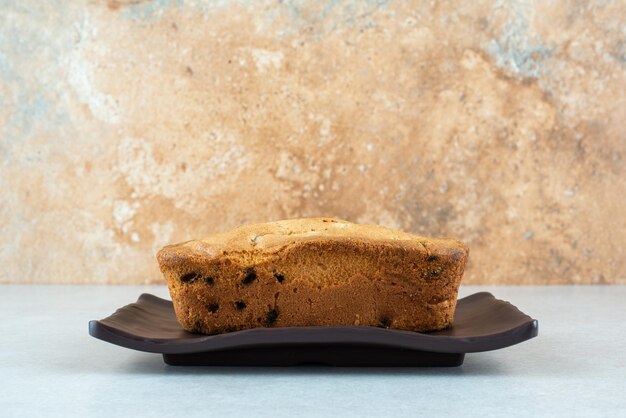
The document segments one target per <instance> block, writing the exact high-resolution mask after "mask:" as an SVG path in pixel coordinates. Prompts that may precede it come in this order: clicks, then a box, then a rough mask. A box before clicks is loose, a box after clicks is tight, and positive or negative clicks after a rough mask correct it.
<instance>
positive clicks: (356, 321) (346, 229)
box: [157, 218, 468, 334]
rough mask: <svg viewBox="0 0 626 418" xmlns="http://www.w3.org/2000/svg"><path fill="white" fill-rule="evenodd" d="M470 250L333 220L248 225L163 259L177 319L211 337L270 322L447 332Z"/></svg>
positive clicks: (176, 248)
mask: <svg viewBox="0 0 626 418" xmlns="http://www.w3.org/2000/svg"><path fill="white" fill-rule="evenodd" d="M467 256H468V250H467V247H466V246H465V244H463V243H461V242H459V241H456V240H452V239H429V238H423V237H418V236H415V235H411V234H408V233H405V232H401V231H393V230H390V229H388V228H384V227H380V226H373V225H358V224H354V223H350V222H347V221H342V220H338V219H331V218H312V219H294V220H286V221H278V222H271V223H266V224H256V225H246V226H242V227H239V228H236V229H234V230H232V231H229V232H225V233H221V234H216V235H214V236H212V237H209V238H207V239H204V240H199V241H188V242H185V243H181V244H177V245H170V246H167V247H165V248H163V249H162V250H161V251H159V253H158V254H157V259H158V261H159V265H160V267H161V271H162V272H163V274H164V275H165V278H166V280H167V283H168V286H169V289H170V294H171V296H172V300H173V302H174V308H175V311H176V316H177V318H178V320H179V321H180V323H181V324H182V325H183V327H184V328H185V329H187V330H188V331H192V332H201V333H207V334H214V333H222V332H229V331H235V330H241V329H247V328H254V327H264V326H283V327H286V326H341V325H368V326H383V327H389V328H396V329H405V330H413V331H432V330H437V329H442V328H445V327H447V326H448V325H449V324H450V323H451V321H452V317H453V315H454V309H455V306H456V298H457V291H458V287H459V284H460V281H461V277H462V275H463V269H464V267H465V263H466V261H467Z"/></svg>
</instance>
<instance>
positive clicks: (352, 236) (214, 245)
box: [159, 218, 467, 263]
mask: <svg viewBox="0 0 626 418" xmlns="http://www.w3.org/2000/svg"><path fill="white" fill-rule="evenodd" d="M337 241H344V242H345V241H355V242H366V243H372V244H385V243H386V244H392V245H394V244H395V245H398V246H404V247H407V248H417V249H422V250H423V251H424V252H427V253H431V252H432V253H438V254H440V255H445V254H446V253H448V254H450V253H451V252H454V250H457V249H462V250H463V251H466V248H467V247H466V246H465V244H463V243H461V242H460V241H457V240H454V239H447V238H437V239H435V238H425V237H420V236H416V235H412V234H409V233H406V232H402V231H397V230H393V229H390V228H386V227H383V226H376V225H361V224H355V223H352V222H348V221H344V220H341V219H334V218H303V219H289V220H282V221H276V222H268V223H261V224H251V225H243V226H240V227H238V228H235V229H233V230H230V231H227V232H222V233H219V234H215V235H212V236H210V237H208V238H205V239H202V240H194V241H187V242H183V243H180V244H176V245H169V246H167V247H165V248H163V250H161V252H160V253H159V261H160V262H161V263H167V261H168V259H170V260H171V259H172V258H178V257H185V256H200V255H203V256H204V257H207V256H208V257H214V256H220V255H224V254H229V253H241V252H245V253H253V254H257V255H258V256H260V257H262V256H263V255H270V254H273V253H276V252H277V251H280V250H282V249H284V248H285V247H289V246H291V245H296V244H298V243H303V242H330V243H332V242H337Z"/></svg>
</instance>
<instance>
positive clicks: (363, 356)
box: [89, 292, 538, 366]
mask: <svg viewBox="0 0 626 418" xmlns="http://www.w3.org/2000/svg"><path fill="white" fill-rule="evenodd" d="M537 333H538V323H537V320H535V319H532V318H531V317H530V316H528V315H526V314H524V313H523V312H521V311H520V310H519V309H517V308H516V307H515V306H513V305H512V304H511V303H509V302H506V301H502V300H499V299H496V298H495V297H494V296H493V295H492V294H491V293H487V292H481V293H475V294H473V295H471V296H467V297H465V298H462V299H459V301H458V303H457V307H456V312H455V316H454V325H453V326H451V327H450V328H448V329H445V330H443V331H436V332H429V333H418V332H412V331H400V330H393V329H386V328H375V327H364V326H345V327H285V328H255V329H250V330H244V331H237V332H231V333H226V334H218V335H203V334H192V333H189V332H187V331H185V330H184V329H183V328H182V327H181V326H180V325H179V323H178V321H177V320H176V316H175V315H174V308H173V305H172V302H171V301H168V300H165V299H161V298H159V297H156V296H153V295H150V294H142V295H141V296H140V297H139V299H138V300H137V302H135V303H131V304H129V305H126V306H124V307H122V308H120V309H118V310H117V311H116V312H115V313H114V314H112V315H111V316H109V317H107V318H104V319H101V320H99V321H90V322H89V334H91V335H92V336H93V337H96V338H99V339H101V340H104V341H107V342H110V343H112V344H116V345H120V346H122V347H126V348H131V349H134V350H139V351H147V352H151V353H161V354H163V358H164V360H165V362H166V363H168V364H172V365H213V366H217V365H223V366H233V365H246V366H251V365H254V366H292V365H300V364H325V365H333V366H459V365H461V364H462V363H463V359H464V355H465V353H474V352H480V351H490V350H497V349H500V348H505V347H508V346H511V345H514V344H518V343H520V342H522V341H526V340H528V339H530V338H533V337H536V336H537Z"/></svg>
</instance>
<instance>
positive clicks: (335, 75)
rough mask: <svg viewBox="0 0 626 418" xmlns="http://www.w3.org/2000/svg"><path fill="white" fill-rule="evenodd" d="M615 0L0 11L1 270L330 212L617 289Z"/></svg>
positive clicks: (625, 268) (621, 22)
mask: <svg viewBox="0 0 626 418" xmlns="http://www.w3.org/2000/svg"><path fill="white" fill-rule="evenodd" d="M625 17H626V3H625V2H623V1H619V0H616V1H592V2H583V1H568V0H554V1H550V2H548V1H510V2H493V1H479V2H452V1H449V2H436V1H283V2H279V1H235V2H227V1H182V0H179V1H163V0H161V1H156V0H155V1H138V0H134V1H132V0H131V1H128V0H127V1H122V0H117V1H115V0H114V1H108V2H106V1H90V2H79V1H74V2H53V1H44V2H41V1H34V0H27V1H19V2H18V1H14V2H11V1H9V2H2V3H0V158H1V161H2V163H1V165H0V190H1V196H2V197H1V199H2V200H1V203H0V228H1V231H2V232H1V235H0V282H22V283H30V282H44V283H51V282H58V283H70V282H71V283H88V282H89V283H158V282H160V280H161V279H160V273H159V272H158V269H157V266H156V262H155V259H154V254H155V251H156V250H157V249H158V248H159V247H161V246H162V245H164V244H166V243H170V242H175V241H182V240H187V239H191V238H194V237H202V236H203V235H207V234H210V233H212V232H216V231H222V230H225V229H229V228H231V227H234V226H237V225H239V224H241V223H248V222H257V221H266V220H276V219H282V218H292V217H301V216H321V215H323V216H337V217H341V218H345V219H348V220H351V221H356V222H363V223H377V224H383V225H387V226H390V227H394V228H401V229H404V230H407V231H412V232H415V233H419V234H426V235H436V236H440V235H447V236H455V237H458V238H460V239H463V240H465V241H466V242H468V243H469V245H470V248H471V262H470V264H469V266H468V269H467V273H466V278H465V283H506V284H510V283H524V284H526V283H528V284H530V283H536V284H538V283H612V282H613V283H626V273H625V272H626V262H625V259H626V257H625V253H624V247H625V245H626V221H625V219H626V217H625V216H624V211H625V207H626V170H625V160H624V152H625V148H626V128H625V122H624V121H625V120H626V104H625V101H624V93H625V92H626V18H625Z"/></svg>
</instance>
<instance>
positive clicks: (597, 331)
mask: <svg viewBox="0 0 626 418" xmlns="http://www.w3.org/2000/svg"><path fill="white" fill-rule="evenodd" d="M482 290H486V291H490V292H492V293H493V294H494V295H496V297H498V298H500V299H506V300H509V301H511V302H512V303H513V304H515V305H516V306H518V307H519V308H520V309H521V310H522V311H524V312H526V313H527V314H529V315H531V316H533V317H534V318H537V319H538V320H539V337H537V338H535V339H533V340H530V341H527V342H524V343H522V344H519V345H517V346H514V347H509V348H506V349H502V350H498V351H493V352H487V353H476V354H468V355H467V356H466V358H465V363H464V365H463V366H462V367H458V368H330V367H302V368H295V367H294V368H223V367H215V368H210V367H205V368H203V367H174V366H167V365H165V364H164V363H163V361H162V358H161V356H160V355H158V354H148V353H141V352H135V351H131V350H128V349H124V348H121V347H117V346H114V345H111V344H107V343H105V342H103V341H100V340H96V339H94V338H92V337H90V336H89V335H88V332H87V322H88V321H89V320H90V319H99V318H103V317H105V316H108V315H109V314H111V313H112V312H113V311H114V310H115V309H116V308H117V307H120V306H122V305H125V304H127V303H129V302H133V301H134V300H136V298H137V296H138V295H139V294H140V293H143V292H148V293H153V294H156V295H158V296H161V297H167V296H168V294H167V289H166V288H165V287H139V286H108V287H106V286H14V285H4V286H0V292H1V294H2V304H0V332H1V335H2V338H1V340H0V348H1V351H0V411H2V412H0V415H2V416H9V417H11V416H41V415H46V416H94V415H95V416H143V415H149V416H159V417H167V416H195V415H202V416H218V417H224V416H267V417H280V416H331V415H332V416H359V417H361V416H385V415H389V416H394V417H396V416H417V415H434V416H442V415H443V416H458V415H463V416H468V415H469V416H481V417H482V416H490V415H493V416H503V415H505V414H506V415H508V416H538V415H545V416H568V417H571V416H581V417H582V416H584V417H589V416H626V396H625V395H624V393H623V392H624V390H625V389H626V355H625V354H624V346H625V344H626V325H625V324H624V319H625V318H626V315H625V314H626V304H625V303H624V300H625V299H626V287H623V286H610V287H609V286H606V287H596V286H585V287H577V286H570V287H562V286H558V287H464V288H462V289H461V296H466V295H469V294H471V293H474V292H477V291H482Z"/></svg>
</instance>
